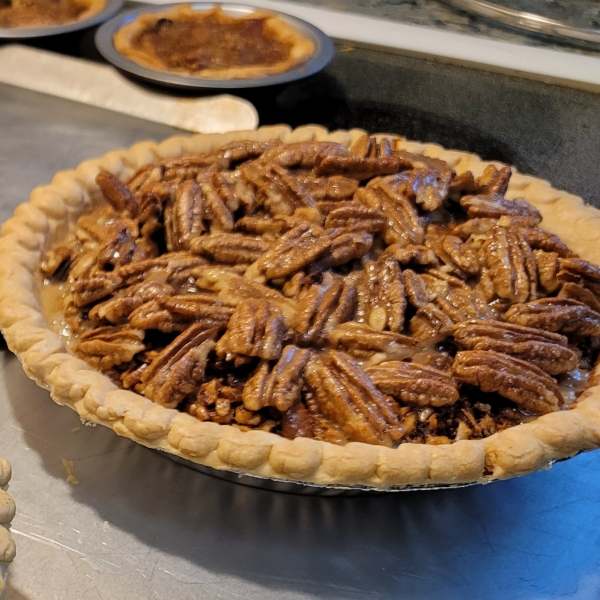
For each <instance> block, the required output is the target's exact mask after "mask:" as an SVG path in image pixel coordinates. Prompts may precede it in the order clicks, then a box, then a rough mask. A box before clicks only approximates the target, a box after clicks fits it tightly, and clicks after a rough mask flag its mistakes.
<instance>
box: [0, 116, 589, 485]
mask: <svg viewBox="0 0 600 600" xmlns="http://www.w3.org/2000/svg"><path fill="white" fill-rule="evenodd" d="M599 232H600V213H599V212H598V211H597V210H596V209H594V208H591V207H588V206H585V205H584V204H583V202H582V201H581V200H580V199H579V198H577V197H574V196H570V195H569V194H567V193H565V192H560V191H557V190H555V189H553V188H551V187H550V185H549V184H548V183H546V182H544V181H541V180H539V179H535V178H532V177H526V176H523V175H520V174H517V173H513V172H512V170H511V168H510V167H507V166H504V165H501V164H497V163H496V164H489V163H484V162H483V161H481V160H480V159H479V158H477V157H476V156H474V155H471V154H467V153H463V152H454V151H447V150H444V149H442V148H440V147H439V146H435V145H431V144H419V143H415V142H408V141H406V140H404V139H403V138H400V137H396V136H391V135H378V136H374V137H370V136H368V135H366V134H365V133H364V132H361V131H358V130H354V131H349V132H344V131H339V132H335V133H328V132H326V131H325V130H323V129H321V128H319V127H303V128H299V129H296V130H294V131H290V130H289V129H288V128H286V127H270V128H262V129H260V130H258V131H255V132H241V133H234V134H226V135H198V136H194V137H190V138H184V137H178V138H171V139H169V140H166V141H165V142H163V143H161V144H158V145H156V144H154V143H150V142H147V143H141V144H137V145H136V146H134V147H132V148H131V149H130V150H128V151H116V152H112V153H110V154H107V155H106V156H104V157H103V158H101V159H99V160H95V161H89V162H86V163H82V164H81V165H80V166H79V167H78V168H77V169H76V170H74V171H69V172H64V173H59V174H57V175H56V177H55V178H54V180H53V181H52V183H51V184H50V185H49V186H45V187H41V188H38V189H36V190H34V192H33V193H32V196H31V200H30V202H29V203H27V204H24V205H23V206H21V207H19V209H18V210H17V211H16V214H15V217H14V218H13V219H11V220H10V221H8V222H7V223H6V224H5V225H4V228H3V237H2V239H0V252H1V253H2V256H3V261H2V264H1V265H0V326H1V327H2V330H3V332H4V336H5V338H6V341H7V343H8V344H9V347H10V348H11V349H12V350H13V351H14V352H15V353H16V354H17V355H18V356H19V357H20V358H21V359H22V361H23V364H24V368H25V370H26V372H27V373H28V375H29V376H30V377H32V378H33V379H35V380H36V381H37V382H38V383H40V384H41V385H45V386H47V387H48V388H49V389H50V391H51V394H52V396H53V398H54V399H55V400H56V401H57V402H59V403H61V404H67V405H69V406H71V407H72V408H73V409H75V410H76V411H77V412H78V413H79V415H80V416H81V418H82V419H83V420H85V421H89V422H93V423H101V424H104V425H107V426H109V427H112V428H113V429H114V430H115V431H116V432H117V433H118V434H120V435H123V436H126V437H129V438H131V439H133V440H136V441H138V442H140V443H142V444H144V445H146V446H149V447H153V448H158V449H161V450H165V451H167V452H170V453H173V454H176V455H178V456H181V457H184V458H187V459H189V460H191V461H194V462H197V463H200V464H203V465H207V466H209V467H213V468H216V469H226V470H227V469H228V470H236V471H238V472H243V473H249V474H253V475H258V476H261V477H271V478H277V479H288V480H294V481H300V482H310V483H312V484H320V485H354V486H361V487H366V488H393V487H396V488H397V487H403V486H425V485H429V486H431V485H441V484H458V483H468V482H486V481H490V480H493V479H499V478H506V477H511V476H515V475H521V474H525V473H528V472H531V471H534V470H536V469H540V468H545V467H547V466H549V465H550V464H551V463H552V462H553V461H555V460H559V459H563V458H568V457H570V456H573V455H575V454H577V453H578V452H581V451H583V450H590V449H592V448H595V447H597V446H598V445H600V393H599V390H598V388H597V387H596V376H595V372H594V369H595V367H596V361H597V356H598V352H599V349H600V267H598V266H596V264H597V263H598V262H600V249H598V247H597V246H596V240H597V239H598V236H599Z"/></svg>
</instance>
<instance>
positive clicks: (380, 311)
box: [356, 254, 406, 331]
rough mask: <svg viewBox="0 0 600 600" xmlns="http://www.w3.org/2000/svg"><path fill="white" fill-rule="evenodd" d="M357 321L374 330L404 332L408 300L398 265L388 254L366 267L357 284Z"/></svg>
mask: <svg viewBox="0 0 600 600" xmlns="http://www.w3.org/2000/svg"><path fill="white" fill-rule="evenodd" d="M357 291H358V310H357V314H356V318H357V320H358V321H364V322H366V323H368V324H369V325H370V326H371V327H373V328H374V329H379V330H381V331H382V330H384V329H389V330H390V331H402V330H403V329H404V313H405V310H406V296H405V293H404V285H403V283H402V277H401V272H400V267H399V266H398V262H397V261H396V260H394V259H393V258H392V257H391V256H389V255H387V254H382V255H381V256H380V257H379V258H378V259H377V260H376V261H371V262H369V263H367V265H366V266H365V269H364V271H363V273H362V275H361V277H360V278H359V279H358V281H357Z"/></svg>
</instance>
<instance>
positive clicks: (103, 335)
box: [75, 325, 145, 369]
mask: <svg viewBox="0 0 600 600" xmlns="http://www.w3.org/2000/svg"><path fill="white" fill-rule="evenodd" d="M144 334H145V332H144V331H143V330H142V329H135V328H133V327H129V326H127V325H120V326H118V327H112V326H110V325H107V326H104V327H97V328H96V329H92V330H91V331H88V332H86V333H83V334H81V335H80V337H79V342H78V343H77V346H75V352H76V353H77V354H78V355H79V356H82V357H84V358H85V360H86V361H87V362H89V363H90V364H91V365H92V366H94V367H96V368H101V369H110V368H111V367H114V366H115V365H121V364H123V363H128V362H131V361H132V360H133V357H134V356H135V355H136V354H137V353H138V352H142V351H143V350H144V349H145V346H144V343H143V339H144Z"/></svg>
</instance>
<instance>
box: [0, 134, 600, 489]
mask: <svg viewBox="0 0 600 600" xmlns="http://www.w3.org/2000/svg"><path fill="white" fill-rule="evenodd" d="M363 134H364V131H362V130H351V131H335V132H331V133H330V132H328V131H327V130H326V129H323V128H321V127H317V126H305V127H300V128H297V129H295V130H292V129H290V128H289V127H286V126H275V127H262V128H260V129H258V130H256V131H241V132H233V133H227V134H210V135H207V134H199V135H194V136H191V137H184V136H176V137H172V138H169V139H167V140H165V141H163V142H161V143H159V144H156V143H154V142H140V143H138V144H135V145H134V146H132V147H131V148H130V149H128V150H116V151H114V152H109V153H108V154H106V155H104V156H103V157H101V158H99V159H95V160H89V161H85V162H83V163H81V164H80V165H79V166H78V167H77V168H76V169H74V170H72V171H64V172H60V173H58V174H56V175H55V177H54V178H53V180H52V182H51V183H50V185H46V186H42V187H38V188H36V189H35V190H33V192H32V194H31V197H30V200H29V202H27V203H24V204H22V205H20V206H19V207H18V208H17V209H16V211H15V214H14V216H13V218H11V219H10V220H9V221H7V222H6V223H5V224H4V225H3V226H2V229H1V237H0V256H2V261H1V262H0V329H1V330H2V332H3V334H4V337H5V340H6V342H7V344H8V346H9V348H10V349H11V350H12V352H14V353H15V354H16V355H17V356H18V357H19V359H20V360H21V361H22V364H23V368H24V370H25V372H26V374H27V375H28V376H29V377H30V378H32V379H33V380H34V381H36V382H37V383H38V384H39V385H40V386H42V387H45V388H47V389H48V390H49V391H50V395H51V396H52V398H53V400H54V401H55V402H57V403H58V404H61V405H66V406H69V407H70V408H72V409H73V410H75V411H76V412H77V413H78V415H79V416H80V418H81V419H82V421H84V422H89V423H98V424H101V425H104V426H107V427H110V428H112V429H113V431H115V432H116V433H117V434H118V435H121V436H123V437H126V438H129V439H131V440H134V441H136V442H138V443H140V444H142V445H144V446H147V447H150V448H155V449H158V450H163V451H165V452H168V453H170V454H174V455H176V456H179V457H181V458H184V459H186V460H189V461H192V462H195V463H198V464H200V465H205V466H208V467H211V468H213V469H217V470H232V471H237V472H240V473H245V474H249V475H255V476H258V477H263V478H273V479H278V480H289V481H295V482H301V483H302V482H305V483H311V484H316V485H323V486H346V487H348V486H350V487H354V486H356V487H360V488H366V489H370V488H372V489H390V488H403V487H411V488H412V487H418V486H440V485H457V484H466V483H486V482H489V481H492V480H496V479H504V478H509V477H514V476H519V475H525V474H527V473H530V472H532V471H536V470H539V469H544V468H549V467H550V466H551V465H552V463H553V462H555V461H557V460H562V459H566V458H570V457H572V456H574V455H576V454H578V453H579V452H582V451H587V450H592V449H594V448H597V447H599V446H600V387H599V386H598V385H597V381H598V377H599V376H600V370H599V369H598V368H596V369H595V371H594V372H593V373H592V377H591V385H590V386H589V387H588V388H587V389H586V390H585V391H584V392H583V394H582V395H581V396H580V398H579V401H578V402H577V404H576V406H575V408H573V409H572V410H563V411H559V412H554V413H550V414H547V415H544V416H540V417H538V418H537V419H535V420H533V421H531V422H528V423H525V424H521V425H517V426H515V427H512V428H509V429H506V430H504V431H502V432H500V433H496V434H494V435H492V436H490V437H488V438H485V439H480V440H462V441H458V442H454V443H452V444H448V445H439V446H436V445H426V444H416V443H403V444H400V446H399V447H398V448H396V449H390V448H387V447H382V446H375V445H369V444H363V443H356V442H352V443H349V444H346V445H345V446H338V445H334V444H331V443H328V442H321V441H317V440H312V439H308V438H296V439H294V440H288V439H285V438H283V437H281V436H279V435H276V434H272V433H267V432H263V431H248V432H242V431H240V430H239V429H236V428H235V427H232V426H229V425H218V424H216V423H212V422H200V421H198V420H197V419H196V418H194V417H192V416H190V415H188V414H185V413H181V412H179V411H177V410H175V409H168V408H165V407H163V406H160V405H158V404H155V403H154V402H152V401H151V400H149V399H147V398H144V397H142V396H140V395H138V394H136V393H134V392H130V391H126V390H122V389H119V388H118V387H117V386H115V384H114V383H113V382H112V381H111V380H110V379H109V378H108V377H107V376H106V375H104V374H102V373H100V372H98V371H95V370H94V369H92V368H91V367H90V366H89V365H87V364H86V363H85V362H84V361H82V360H80V359H78V358H76V357H75V356H73V355H71V354H69V353H67V351H66V348H65V346H64V344H63V342H62V341H61V339H60V338H59V336H58V335H57V334H55V333H54V332H53V331H51V330H50V329H49V327H48V325H47V323H46V319H45V317H44V315H43V313H42V309H41V305H40V298H39V293H38V292H39V287H40V277H39V275H38V265H39V261H40V258H41V256H42V255H43V254H44V253H45V252H46V251H47V250H48V249H49V248H50V247H52V246H53V245H54V244H55V243H56V242H58V241H59V240H60V239H61V238H63V237H64V236H65V235H66V234H67V233H68V232H69V231H70V230H71V229H72V228H73V227H74V226H75V224H76V221H77V219H78V218H79V217H80V216H81V215H82V214H84V213H86V212H88V211H90V210H92V209H93V208H94V207H95V206H97V205H98V204H99V203H100V202H101V196H100V192H99V189H98V187H97V185H96V183H95V177H96V175H97V174H98V172H99V171H100V170H101V169H105V170H107V171H109V172H111V173H113V174H114V175H115V176H117V177H119V178H121V179H125V178H126V177H127V176H129V175H130V174H131V173H133V172H134V171H135V170H137V169H138V168H139V167H141V166H143V165H145V164H148V163H150V162H155V161H158V160H163V159H168V158H174V157H178V156H182V155H186V154H192V153H201V152H210V151H212V150H214V149H216V148H218V147H220V146H222V145H224V144H226V143H228V142H231V141H234V140H241V139H245V140H257V141H258V140H260V141H264V140H270V139H278V140H281V141H282V142H284V143H286V142H287V143H290V142H301V141H310V140H317V141H335V142H338V143H340V144H342V145H343V146H345V147H349V146H350V145H351V144H352V143H353V142H354V141H355V140H356V139H357V138H358V137H359V136H361V135H363ZM401 145H402V147H403V148H404V149H406V150H407V151H410V152H414V153H420V154H424V155H426V156H429V157H435V158H440V159H442V160H445V161H446V162H447V163H449V164H450V166H451V167H452V168H453V169H454V170H455V171H456V172H457V173H461V172H463V171H472V172H473V174H474V175H475V176H479V175H481V174H482V172H483V170H484V168H485V167H486V166H487V165H488V164H490V163H489V162H484V161H482V160H481V159H480V158H479V157H477V156H475V155H473V154H469V153H465V152H458V151H451V150H446V149H444V148H442V147H440V146H437V145H434V144H422V143H418V142H410V141H405V140H403V141H402V143H401ZM493 164H495V165H496V166H497V167H499V166H501V165H500V163H493ZM507 197H508V198H514V197H523V198H525V199H526V200H527V201H528V202H530V203H531V204H533V205H534V206H535V207H536V208H537V209H538V210H539V211H540V212H541V214H542V216H543V222H542V227H543V228H544V229H546V230H548V231H550V232H552V233H555V234H557V235H559V236H560V237H561V238H562V240H563V241H564V242H565V243H566V244H567V245H568V246H569V247H570V248H571V249H572V250H573V251H574V252H576V253H578V254H579V255H580V256H581V257H582V258H584V259H586V260H589V261H591V262H593V263H596V264H600V246H598V245H597V244H596V240H597V239H598V238H599V237H600V211H599V210H597V209H595V208H593V207H591V206H587V205H585V204H584V202H583V200H581V198H578V197H577V196H573V195H571V194H568V193H566V192H562V191H559V190H556V189H553V188H552V187H551V186H550V184H549V183H548V182H546V181H543V180H540V179H537V178H534V177H529V176H525V175H521V174H519V173H514V175H513V177H512V179H511V184H510V187H509V190H508V193H507Z"/></svg>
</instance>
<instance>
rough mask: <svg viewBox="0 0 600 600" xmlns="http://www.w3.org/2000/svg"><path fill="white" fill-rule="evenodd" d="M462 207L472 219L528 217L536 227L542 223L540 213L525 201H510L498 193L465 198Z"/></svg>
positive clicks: (462, 199) (462, 200)
mask: <svg viewBox="0 0 600 600" xmlns="http://www.w3.org/2000/svg"><path fill="white" fill-rule="evenodd" d="M460 205H461V206H462V207H463V208H464V209H465V210H466V211H467V214H468V215H469V217H470V218H471V219H476V218H481V217H483V218H491V219H499V218H500V217H502V216H507V217H528V218H529V220H528V221H527V222H528V223H529V224H531V225H534V226H535V225H538V224H539V223H541V221H542V215H540V213H539V211H538V210H537V209H535V208H534V207H533V206H531V204H529V203H527V202H525V200H518V199H515V200H508V199H507V198H504V197H503V196H502V195H500V194H498V193H491V194H484V195H477V196H463V197H462V198H461V199H460Z"/></svg>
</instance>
